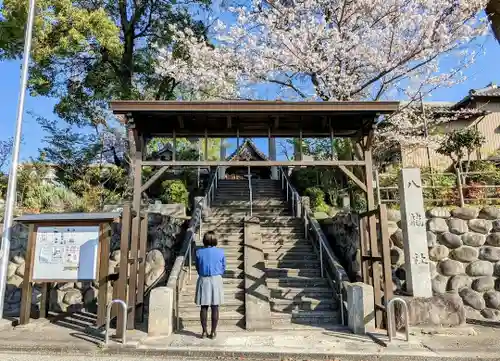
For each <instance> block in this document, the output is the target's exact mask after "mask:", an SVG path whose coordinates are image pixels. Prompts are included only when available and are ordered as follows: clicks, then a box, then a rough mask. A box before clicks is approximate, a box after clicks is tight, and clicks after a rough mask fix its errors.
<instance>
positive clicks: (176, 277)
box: [167, 167, 219, 330]
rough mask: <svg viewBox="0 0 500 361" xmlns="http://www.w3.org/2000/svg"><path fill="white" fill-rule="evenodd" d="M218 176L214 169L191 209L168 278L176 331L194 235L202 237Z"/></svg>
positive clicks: (191, 259)
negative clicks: (202, 194)
mask: <svg viewBox="0 0 500 361" xmlns="http://www.w3.org/2000/svg"><path fill="white" fill-rule="evenodd" d="M218 174H219V167H217V168H216V169H215V171H214V172H213V174H212V176H211V177H210V180H209V184H208V188H207V191H206V192H205V196H204V197H203V198H202V199H201V200H199V201H198V202H197V203H196V204H195V206H194V209H193V212H192V216H191V221H190V222H189V227H188V229H187V231H186V236H185V237H184V242H183V245H182V249H181V252H180V255H179V256H177V258H176V259H175V263H174V266H173V267H172V270H171V272H170V276H169V277H168V281H167V287H170V288H172V289H174V290H175V298H174V299H175V303H174V316H175V320H176V329H177V330H178V329H179V328H180V318H179V296H180V292H181V291H182V287H183V285H184V279H185V276H186V274H187V275H188V279H189V280H191V273H192V265H193V251H194V247H193V244H195V235H196V233H198V237H199V239H201V237H202V228H203V220H202V212H203V208H205V207H208V208H209V207H211V205H212V202H213V199H214V197H215V191H216V190H217V187H218Z"/></svg>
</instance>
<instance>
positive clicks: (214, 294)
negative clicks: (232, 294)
mask: <svg viewBox="0 0 500 361" xmlns="http://www.w3.org/2000/svg"><path fill="white" fill-rule="evenodd" d="M195 302H196V305H198V306H218V305H222V304H223V303H224V285H223V282H222V276H210V277H198V281H197V282H196V296H195Z"/></svg>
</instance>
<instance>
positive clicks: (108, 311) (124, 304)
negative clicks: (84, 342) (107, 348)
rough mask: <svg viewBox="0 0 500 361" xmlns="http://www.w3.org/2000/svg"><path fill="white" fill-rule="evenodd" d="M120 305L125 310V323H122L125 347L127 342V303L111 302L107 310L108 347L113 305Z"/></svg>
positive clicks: (106, 335)
mask: <svg viewBox="0 0 500 361" xmlns="http://www.w3.org/2000/svg"><path fill="white" fill-rule="evenodd" d="M115 303H118V304H119V305H120V306H121V307H122V309H123V320H122V321H123V322H122V335H123V336H122V344H123V345H125V343H126V342H127V330H126V329H125V328H126V326H127V311H128V310H127V303H125V301H123V300H119V299H116V300H111V302H109V303H108V306H107V310H106V330H105V333H104V344H105V345H107V344H108V343H109V324H110V323H111V307H112V306H113V304H115Z"/></svg>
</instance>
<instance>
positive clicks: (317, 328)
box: [183, 323, 351, 335]
mask: <svg viewBox="0 0 500 361" xmlns="http://www.w3.org/2000/svg"><path fill="white" fill-rule="evenodd" d="M272 329H273V330H276V331H300V332H301V333H306V332H307V333H312V334H314V333H324V332H325V331H330V332H339V333H344V334H350V333H351V331H350V330H349V329H348V327H346V326H343V325H340V324H328V325H325V324H323V325H321V324H317V325H301V324H297V323H290V324H283V325H273V327H272ZM209 331H210V325H209ZM217 331H218V332H224V333H226V332H227V333H229V332H231V333H235V332H237V333H241V332H248V331H246V330H244V329H243V328H241V327H238V326H234V325H220V326H218V327H217ZM183 332H184V333H192V334H195V335H199V334H201V326H200V325H199V324H198V325H189V326H186V327H184V328H183Z"/></svg>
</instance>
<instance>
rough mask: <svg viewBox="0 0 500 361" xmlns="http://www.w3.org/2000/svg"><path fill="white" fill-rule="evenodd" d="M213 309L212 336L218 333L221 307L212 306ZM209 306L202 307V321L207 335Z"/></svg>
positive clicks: (202, 326)
mask: <svg viewBox="0 0 500 361" xmlns="http://www.w3.org/2000/svg"><path fill="white" fill-rule="evenodd" d="M210 308H211V309H212V334H214V333H215V332H216V331H217V323H218V322H219V306H210ZM207 319H208V306H201V310H200V320H201V328H202V329H203V333H207Z"/></svg>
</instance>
